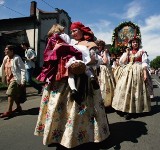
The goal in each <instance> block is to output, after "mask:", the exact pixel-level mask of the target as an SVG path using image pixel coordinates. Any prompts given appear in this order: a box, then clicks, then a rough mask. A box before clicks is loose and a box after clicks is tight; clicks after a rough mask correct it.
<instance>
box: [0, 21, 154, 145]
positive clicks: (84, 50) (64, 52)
mask: <svg viewBox="0 0 160 150" xmlns="http://www.w3.org/2000/svg"><path fill="white" fill-rule="evenodd" d="M64 31H65V28H64V27H63V26H61V25H60V24H54V25H53V26H52V28H51V29H50V30H49V32H48V39H47V44H46V48H45V50H44V63H43V67H42V71H41V73H40V74H39V75H38V77H37V80H39V81H42V82H45V85H44V87H43V91H42V87H41V86H39V85H36V83H34V82H33V80H32V73H33V70H34V68H35V59H36V54H35V52H34V51H33V50H32V49H31V48H30V47H29V45H28V44H26V43H22V44H21V46H22V48H23V49H24V50H25V58H23V59H22V58H21V57H20V56H18V55H17V53H16V52H15V51H14V48H13V45H7V46H6V48H5V55H6V56H5V58H4V60H3V64H2V75H3V77H4V81H7V82H6V83H7V85H8V89H7V92H6V94H7V95H8V102H9V104H8V109H7V111H6V112H5V113H3V114H1V116H0V117H1V118H3V117H9V116H10V115H11V114H12V113H14V112H21V111H22V108H21V105H20V102H19V95H18V94H17V92H16V91H17V90H18V89H19V88H21V87H23V86H24V85H25V83H26V82H28V83H30V84H31V85H32V86H33V87H35V88H36V89H37V91H38V93H41V92H42V98H41V103H40V110H39V115H38V119H37V123H36V127H35V131H34V135H36V136H43V144H44V145H49V144H52V143H58V144H60V145H62V146H64V147H66V148H73V147H76V146H79V145H81V144H84V143H88V142H94V143H99V142H102V141H104V140H105V139H107V138H108V137H109V136H110V130H109V122H108V118H107V114H106V111H105V110H106V109H107V108H113V109H114V110H115V111H116V112H117V114H119V115H120V116H124V117H125V119H131V118H132V117H133V115H135V114H136V115H139V114H141V113H146V112H150V110H151V99H150V95H153V88H152V84H151V83H152V81H151V78H150V74H149V72H148V63H147V54H146V52H145V51H144V50H142V49H140V45H141V40H140V39H139V37H137V36H134V37H133V38H131V39H130V40H129V46H128V47H127V48H126V51H125V52H124V53H123V54H122V56H121V57H120V58H115V59H114V61H113V62H111V57H110V53H109V50H108V49H106V48H105V45H106V44H105V42H104V41H103V40H101V39H99V40H95V39H94V33H93V32H92V30H91V29H90V28H89V27H87V26H85V25H84V24H82V23H81V22H73V23H72V24H71V26H70V31H71V37H70V36H69V35H67V34H66V33H64ZM23 60H24V63H23ZM25 75H26V77H25ZM14 101H15V103H16V104H17V107H16V108H15V109H14V110H12V106H13V102H14Z"/></svg>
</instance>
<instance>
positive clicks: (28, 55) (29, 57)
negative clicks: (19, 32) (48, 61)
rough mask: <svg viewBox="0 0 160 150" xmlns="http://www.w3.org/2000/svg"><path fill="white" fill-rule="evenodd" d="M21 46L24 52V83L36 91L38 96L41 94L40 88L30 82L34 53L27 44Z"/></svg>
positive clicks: (34, 59) (33, 67) (34, 58)
mask: <svg viewBox="0 0 160 150" xmlns="http://www.w3.org/2000/svg"><path fill="white" fill-rule="evenodd" d="M21 46H22V48H23V49H24V50H25V68H26V82H27V83H29V84H30V85H31V86H33V87H34V88H35V89H37V91H38V94H40V93H41V92H42V87H41V86H40V85H39V84H37V83H36V82H35V81H33V80H32V75H33V71H34V69H35V61H36V53H35V51H34V50H33V49H32V48H30V45H29V43H26V42H23V43H22V44H21Z"/></svg>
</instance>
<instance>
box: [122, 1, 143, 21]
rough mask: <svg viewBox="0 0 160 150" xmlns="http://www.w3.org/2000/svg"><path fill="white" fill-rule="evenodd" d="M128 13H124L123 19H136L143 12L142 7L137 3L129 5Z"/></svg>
mask: <svg viewBox="0 0 160 150" xmlns="http://www.w3.org/2000/svg"><path fill="white" fill-rule="evenodd" d="M127 8H128V9H127V11H126V13H124V15H123V17H124V18H126V19H134V18H135V17H137V16H138V15H139V14H140V12H141V10H142V7H141V5H140V3H138V2H137V1H133V2H131V3H129V4H128V5H127Z"/></svg>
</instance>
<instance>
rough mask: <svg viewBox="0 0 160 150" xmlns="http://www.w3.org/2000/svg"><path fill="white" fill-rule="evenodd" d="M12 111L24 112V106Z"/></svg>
mask: <svg viewBox="0 0 160 150" xmlns="http://www.w3.org/2000/svg"><path fill="white" fill-rule="evenodd" d="M12 112H18V113H20V112H22V107H19V108H15V109H14V110H13V111H12Z"/></svg>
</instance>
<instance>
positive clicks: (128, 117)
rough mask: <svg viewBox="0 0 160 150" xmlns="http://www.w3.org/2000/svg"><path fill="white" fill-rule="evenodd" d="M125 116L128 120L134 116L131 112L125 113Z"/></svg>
mask: <svg viewBox="0 0 160 150" xmlns="http://www.w3.org/2000/svg"><path fill="white" fill-rule="evenodd" d="M124 118H125V119H126V120H130V119H131V118H132V116H131V114H126V115H124Z"/></svg>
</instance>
